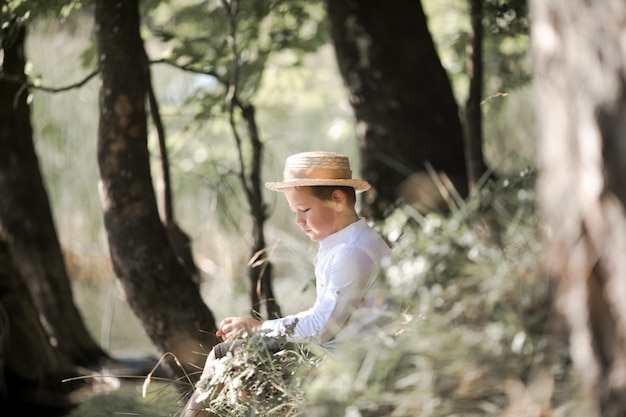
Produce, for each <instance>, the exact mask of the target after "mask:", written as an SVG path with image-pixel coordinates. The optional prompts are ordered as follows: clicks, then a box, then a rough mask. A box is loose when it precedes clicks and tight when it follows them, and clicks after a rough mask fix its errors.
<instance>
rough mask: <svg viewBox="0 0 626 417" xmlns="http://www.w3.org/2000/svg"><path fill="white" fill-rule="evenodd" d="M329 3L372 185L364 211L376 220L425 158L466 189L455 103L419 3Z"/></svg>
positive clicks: (340, 0)
mask: <svg viewBox="0 0 626 417" xmlns="http://www.w3.org/2000/svg"><path fill="white" fill-rule="evenodd" d="M327 6H328V16H329V19H330V23H331V36H332V39H333V42H334V45H335V50H336V53H337V61H338V64H339V70H340V72H341V75H342V76H343V79H344V82H345V84H346V86H347V89H348V91H349V98H350V103H351V104H352V107H353V108H354V113H355V116H356V126H357V136H358V139H359V147H360V151H361V170H362V174H363V177H364V178H365V179H366V180H368V181H369V182H370V183H371V184H372V190H370V191H368V192H367V194H366V196H365V197H366V198H365V201H364V207H363V212H364V214H365V215H366V216H371V217H375V218H380V217H382V216H383V215H384V213H385V211H386V210H387V209H388V208H390V207H392V206H393V204H395V203H396V200H397V199H398V198H399V197H402V196H404V197H405V198H406V197H407V193H406V191H410V190H403V189H404V188H405V187H401V186H402V185H403V183H404V182H405V180H406V179H407V178H408V177H409V176H411V175H412V174H414V173H418V174H424V173H425V172H426V166H427V164H430V165H432V167H433V168H434V170H435V171H437V172H443V173H445V174H447V176H448V177H449V179H450V180H451V181H452V183H453V184H454V185H455V186H456V188H457V189H458V191H459V192H460V194H461V195H464V194H465V193H466V191H467V173H466V168H465V154H464V143H463V131H462V127H461V123H460V118H459V114H458V107H457V104H456V102H455V100H454V96H453V94H452V88H451V86H450V82H449V80H448V77H447V74H446V72H445V70H444V68H443V67H442V65H441V62H440V61H439V57H438V56H437V52H436V50H435V47H434V44H433V40H432V38H431V36H430V33H429V31H428V27H427V24H426V17H425V15H424V11H423V10H422V7H421V4H420V2H419V1H416V0H396V1H394V2H393V6H392V5H391V4H389V3H387V2H382V1H377V0H327ZM416 178H421V179H426V180H428V175H426V176H424V175H421V176H418V177H414V179H416ZM416 186H419V184H417V185H416ZM399 187H400V188H399ZM431 188H432V187H431ZM435 191H437V190H435ZM419 197H420V196H418V198H419Z"/></svg>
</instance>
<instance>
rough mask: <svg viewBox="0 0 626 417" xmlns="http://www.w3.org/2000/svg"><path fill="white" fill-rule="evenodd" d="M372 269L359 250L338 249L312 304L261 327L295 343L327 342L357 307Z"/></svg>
mask: <svg viewBox="0 0 626 417" xmlns="http://www.w3.org/2000/svg"><path fill="white" fill-rule="evenodd" d="M375 268H376V264H375V262H374V260H373V259H372V258H371V257H370V256H369V255H368V254H367V253H366V252H365V251H363V250H362V249H359V248H354V247H346V248H342V249H340V250H338V251H337V253H335V254H333V258H332V261H331V263H330V267H329V268H328V269H327V271H326V274H328V276H327V277H324V278H323V279H322V283H318V286H317V299H316V301H315V304H314V305H313V307H312V308H310V309H309V310H306V311H303V312H300V313H298V314H294V315H290V316H286V317H284V318H281V319H276V320H266V321H264V322H263V324H262V325H261V329H262V330H264V331H268V332H269V334H270V335H272V334H274V335H279V334H283V335H286V336H287V338H288V339H290V340H292V341H296V342H307V341H311V340H316V341H318V342H319V343H321V344H323V343H326V342H328V341H329V340H331V339H332V338H333V337H334V336H335V334H336V333H337V332H338V331H339V330H340V329H341V327H342V326H343V325H344V324H345V323H346V322H347V320H348V319H349V318H350V315H351V314H352V312H353V311H354V310H355V309H356V308H358V307H359V305H360V303H361V300H362V298H363V295H364V293H365V291H366V290H367V288H368V286H369V284H370V278H371V276H372V273H373V272H374V269H375ZM324 282H325V283H326V284H324ZM295 320H297V322H295ZM294 322H295V326H294ZM290 326H293V329H291V330H290V329H289V327H290Z"/></svg>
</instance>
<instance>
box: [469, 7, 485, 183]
mask: <svg viewBox="0 0 626 417" xmlns="http://www.w3.org/2000/svg"><path fill="white" fill-rule="evenodd" d="M482 2H483V0H469V3H470V15H471V20H472V32H471V33H470V42H469V45H468V47H469V59H468V71H467V72H468V76H469V80H470V87H469V94H468V97H467V103H466V105H465V155H466V163H467V177H468V186H469V189H470V190H472V189H474V187H475V186H476V184H477V183H478V182H479V181H480V179H481V177H482V176H483V175H485V173H486V172H487V165H486V164H485V159H484V157H483V113H482V110H481V108H480V103H481V101H482V98H483V4H482Z"/></svg>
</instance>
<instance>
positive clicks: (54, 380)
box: [0, 238, 90, 415]
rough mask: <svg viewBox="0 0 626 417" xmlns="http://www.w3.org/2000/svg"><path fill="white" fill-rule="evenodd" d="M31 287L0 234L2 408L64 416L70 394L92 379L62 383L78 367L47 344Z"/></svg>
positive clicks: (68, 406) (73, 375)
mask: <svg viewBox="0 0 626 417" xmlns="http://www.w3.org/2000/svg"><path fill="white" fill-rule="evenodd" d="M38 316H39V313H38V312H37V309H36V308H35V304H34V303H33V299H32V297H31V296H30V292H29V291H28V287H27V286H26V284H25V282H24V280H23V279H21V277H20V276H19V272H18V271H17V270H16V268H15V267H14V265H13V262H12V259H11V255H10V253H9V248H8V245H7V244H6V242H5V241H4V240H2V238H0V409H1V410H20V411H19V412H20V413H24V415H62V414H61V413H63V414H65V413H67V411H69V409H70V408H71V406H72V403H71V402H70V399H69V396H68V394H69V392H70V391H71V390H73V389H76V388H78V387H79V386H82V385H85V383H89V382H90V380H88V379H87V380H76V381H73V382H68V383H64V382H63V380H64V379H66V378H71V377H76V376H77V375H78V374H79V372H78V370H77V369H76V368H75V367H74V366H73V365H72V364H71V363H70V362H69V361H68V360H67V357H65V356H64V355H63V354H62V352H61V351H60V350H59V349H57V348H56V347H53V346H52V345H50V343H49V335H48V334H47V332H46V331H45V330H44V328H43V327H42V325H41V322H40V321H39V318H38Z"/></svg>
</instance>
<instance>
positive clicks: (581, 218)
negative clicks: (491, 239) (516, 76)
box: [530, 0, 626, 417]
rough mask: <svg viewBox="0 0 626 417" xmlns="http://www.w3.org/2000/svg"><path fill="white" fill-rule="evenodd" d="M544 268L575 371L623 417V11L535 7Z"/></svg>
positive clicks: (610, 4)
mask: <svg viewBox="0 0 626 417" xmlns="http://www.w3.org/2000/svg"><path fill="white" fill-rule="evenodd" d="M530 12H531V19H530V21H531V25H532V26H531V31H530V32H531V41H532V50H533V55H534V63H535V68H534V70H535V79H536V83H537V85H536V88H537V91H538V92H540V94H538V105H539V107H538V115H539V117H540V127H541V130H540V143H539V155H540V170H541V172H540V180H539V184H538V187H539V190H538V191H539V197H540V199H539V201H540V205H541V209H542V213H543V216H544V222H545V223H546V225H547V226H548V229H549V230H550V234H549V236H546V249H547V253H546V257H547V259H546V263H547V265H549V266H550V267H551V272H552V273H554V274H555V275H556V276H558V277H559V278H560V279H561V282H562V288H563V290H562V294H561V296H560V303H559V305H560V307H561V309H562V312H563V313H564V315H565V317H566V318H567V320H568V322H569V324H570V327H571V338H570V340H571V351H572V356H573V360H574V364H575V365H576V366H577V368H578V369H579V370H580V375H581V376H582V378H583V379H584V382H586V383H587V387H589V388H591V389H593V390H594V392H595V395H596V399H597V403H598V405H599V409H600V413H601V415H602V416H605V417H618V416H624V415H626V376H625V375H626V256H625V255H624V254H626V163H625V161H626V90H625V80H626V7H625V6H624V2H623V0H607V1H604V2H589V1H585V0H568V1H563V0H532V1H531V2H530Z"/></svg>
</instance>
